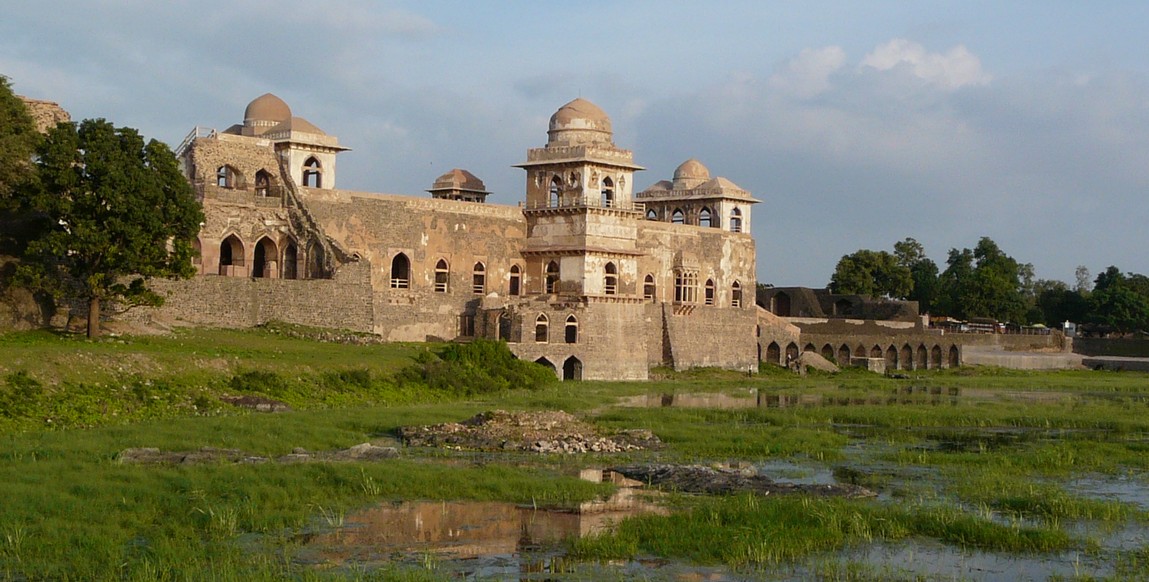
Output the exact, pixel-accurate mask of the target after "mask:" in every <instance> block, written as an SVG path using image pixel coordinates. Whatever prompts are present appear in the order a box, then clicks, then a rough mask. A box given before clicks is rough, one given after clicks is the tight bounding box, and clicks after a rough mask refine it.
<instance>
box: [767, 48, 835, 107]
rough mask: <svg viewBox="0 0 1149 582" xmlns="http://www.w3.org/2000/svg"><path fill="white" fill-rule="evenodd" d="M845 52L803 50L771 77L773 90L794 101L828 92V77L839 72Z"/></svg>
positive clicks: (833, 49)
mask: <svg viewBox="0 0 1149 582" xmlns="http://www.w3.org/2000/svg"><path fill="white" fill-rule="evenodd" d="M845 62H846V51H844V50H842V48H841V47H837V46H828V47H823V48H820V49H805V50H803V51H802V52H801V53H799V54H798V56H797V57H795V58H794V59H792V60H791V61H790V62H788V63H787V64H786V66H785V67H784V68H783V69H782V70H781V71H779V72H777V73H775V74H774V75H772V76H771V77H770V84H771V85H772V86H773V88H775V89H777V90H779V91H784V92H786V93H789V94H791V95H793V96H795V97H799V98H807V97H813V96H814V95H817V94H819V93H822V92H823V91H826V90H827V89H829V88H830V75H832V74H833V73H835V72H837V71H838V70H839V69H841V68H842V65H843V64H844V63H845Z"/></svg>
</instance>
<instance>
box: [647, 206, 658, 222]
mask: <svg viewBox="0 0 1149 582" xmlns="http://www.w3.org/2000/svg"><path fill="white" fill-rule="evenodd" d="M646 219H647V220H658V213H657V212H655V211H654V209H653V208H651V209H650V210H647V211H646Z"/></svg>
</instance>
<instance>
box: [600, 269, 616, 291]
mask: <svg viewBox="0 0 1149 582" xmlns="http://www.w3.org/2000/svg"><path fill="white" fill-rule="evenodd" d="M603 290H604V291H606V294H607V295H615V294H617V293H618V267H616V266H614V263H613V262H611V263H607V264H606V276H605V277H604V281H603Z"/></svg>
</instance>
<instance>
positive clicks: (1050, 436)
mask: <svg viewBox="0 0 1149 582" xmlns="http://www.w3.org/2000/svg"><path fill="white" fill-rule="evenodd" d="M315 333H316V332H314V330H306V329H300V328H288V327H275V326H273V327H272V328H270V329H263V330H249V331H228V330H206V329H184V330H178V331H176V332H175V333H173V334H171V335H168V336H149V337H119V338H105V339H102V340H99V341H94V342H93V341H88V340H85V339H82V338H79V337H76V336H71V335H57V334H52V333H46V332H22V333H12V334H6V335H0V483H4V484H5V485H4V493H5V502H4V503H3V504H0V579H5V578H19V577H22V576H27V577H30V578H33V579H38V578H48V579H63V580H71V579H74V580H89V579H93V580H113V579H114V580H152V579H172V580H178V579H218V580H230V579H237V580H238V579H244V580H276V579H283V578H285V577H289V578H295V579H299V580H326V579H347V578H350V579H365V580H366V579H371V580H374V579H381V580H390V579H395V580H425V579H435V578H437V577H440V576H441V575H442V573H441V572H437V571H436V570H435V569H434V568H397V567H395V568H384V569H382V570H378V571H356V570H354V569H352V570H340V571H322V570H315V569H310V568H306V567H303V566H301V565H300V564H298V563H297V562H295V561H294V558H295V556H296V555H297V554H298V552H299V551H300V549H301V544H302V543H303V542H302V537H301V535H302V533H303V532H306V531H309V528H316V527H322V524H324V523H330V522H332V521H338V520H339V519H340V518H341V517H342V516H345V515H348V514H349V513H351V512H354V511H355V510H356V509H357V508H362V507H365V506H369V505H371V504H372V503H376V502H379V501H393V500H402V499H444V500H468V499H470V500H492V501H511V502H519V503H537V504H542V505H562V506H566V505H573V504H576V503H578V502H580V501H583V500H587V499H592V498H600V497H602V496H604V495H606V494H607V493H608V492H609V491H610V490H611V487H610V486H604V485H596V484H591V483H586V482H582V481H578V480H576V479H574V478H573V477H572V475H573V474H574V473H575V472H576V471H577V470H578V469H580V468H582V467H585V466H588V465H593V466H609V465H610V464H611V463H616V462H617V463H622V462H631V461H635V462H640V461H643V460H655V461H660V462H672V461H673V462H699V463H711V462H718V461H761V460H788V461H790V462H793V463H795V464H797V465H800V466H803V467H807V466H810V467H820V468H833V469H834V470H835V474H836V475H838V477H839V479H847V480H850V481H853V482H857V483H860V484H862V485H864V486H868V487H872V488H874V489H876V490H878V491H882V492H886V493H890V494H892V495H893V496H894V499H895V501H893V502H886V501H877V500H839V499H813V498H810V499H803V498H771V497H768V498H753V497H747V496H733V497H723V498H705V497H700V498H684V497H683V498H679V497H676V498H674V499H675V501H674V504H675V507H677V508H678V510H677V511H676V512H675V513H673V514H672V515H670V516H666V517H658V516H650V517H641V518H636V519H632V520H628V521H626V522H624V524H623V525H622V526H621V528H620V529H619V530H618V531H617V532H616V533H614V534H610V535H605V536H599V537H594V538H585V539H582V540H578V541H575V542H573V543H572V550H571V551H572V555H573V556H577V557H579V558H585V559H596V560H597V559H608V558H615V557H618V558H625V557H632V556H642V555H649V554H654V555H662V556H667V557H673V558H675V559H688V560H690V561H694V562H698V563H705V564H726V565H728V566H730V567H734V568H739V569H741V568H747V569H750V570H754V569H758V568H770V567H776V566H783V567H784V566H786V565H787V564H794V563H805V562H806V561H817V560H824V559H826V557H827V556H830V557H832V556H833V555H834V552H838V551H840V550H842V549H844V548H849V547H854V546H857V545H864V544H869V543H875V542H878V541H882V542H893V543H897V542H898V540H905V539H910V538H913V537H924V538H930V539H936V540H939V541H941V542H944V543H947V544H951V545H954V546H958V547H963V548H973V549H985V550H993V551H1000V552H1014V553H1022V554H1038V555H1045V554H1056V553H1057V552H1061V551H1064V550H1066V549H1081V548H1085V549H1086V550H1087V551H1094V552H1096V551H1101V550H1099V549H1097V548H1095V547H1092V546H1090V542H1087V541H1085V540H1083V539H1079V538H1078V537H1074V536H1076V535H1078V533H1079V529H1075V527H1076V526H1078V525H1080V524H1082V523H1104V524H1109V525H1110V526H1120V525H1121V524H1128V523H1137V524H1139V523H1146V522H1149V516H1147V512H1145V511H1143V510H1141V509H1140V508H1138V507H1136V506H1134V505H1131V504H1127V503H1121V502H1117V501H1108V500H1099V499H1089V498H1083V497H1081V496H1078V495H1074V494H1073V493H1071V492H1070V490H1069V489H1068V488H1067V487H1065V482H1067V481H1069V480H1072V479H1075V478H1078V477H1083V476H1090V477H1099V478H1105V477H1114V476H1124V477H1129V478H1132V479H1141V478H1144V475H1145V474H1146V472H1147V471H1149V454H1146V453H1147V452H1149V450H1147V449H1149V445H1146V444H1145V442H1144V440H1145V438H1144V437H1145V436H1146V434H1149V414H1146V412H1149V404H1147V402H1149V394H1147V392H1149V390H1146V388H1147V387H1149V375H1145V374H1137V373H1130V372H1093V371H1080V372H1078V371H1074V372H1052V373H1051V372H1042V373H1035V372H1017V371H1009V370H1000V369H960V370H944V371H928V372H914V373H912V375H913V376H914V377H913V378H911V379H908V380H899V379H891V378H885V377H882V376H877V375H873V374H869V373H865V372H860V371H856V370H848V371H846V372H843V373H842V374H838V375H828V374H818V373H812V374H811V375H809V376H807V377H797V376H794V375H792V374H790V373H788V372H785V371H781V370H779V369H776V368H770V367H767V368H766V369H765V370H764V373H763V374H760V375H757V376H754V377H747V376H746V375H745V374H742V373H736V372H724V371H717V370H691V371H687V372H680V373H676V372H672V371H668V370H657V371H656V377H655V379H653V380H652V381H650V382H645V383H643V382H582V383H557V384H551V385H549V386H544V387H540V388H536V389H533V390H524V389H516V388H515V386H517V385H519V384H521V382H520V381H518V380H515V381H511V380H508V378H519V377H520V376H515V375H514V374H515V373H518V372H514V373H512V372H510V371H509V368H508V366H512V365H514V364H510V363H508V362H509V360H508V361H503V360H502V359H501V358H502V356H499V357H494V356H492V355H489V354H488V355H486V356H480V357H479V358H478V360H477V361H476V360H475V359H474V358H473V357H472V356H473V355H474V354H471V355H467V354H466V353H463V352H459V353H456V354H455V355H447V354H449V350H448V349H445V348H444V346H442V345H423V344H384V345H376V344H366V345H345V344H338V343H323V342H317V341H314V340H313V339H309V338H310V337H312V336H313V335H315ZM451 349H457V348H451ZM483 349H486V348H483ZM480 351H481V350H480ZM436 353H437V354H443V355H442V356H432V354H436ZM452 362H453V363H452ZM451 366H461V368H459V367H455V368H452V367H451ZM500 370H501V371H500ZM909 387H916V388H922V387H924V388H926V392H927V396H926V397H925V398H920V399H917V400H914V399H910V400H909V401H908V402H905V403H903V402H902V398H901V395H903V394H904V392H905V391H906V389H907V388H909ZM951 388H952V389H956V391H957V392H958V393H959V394H961V395H960V396H957V397H956V400H955V401H954V402H952V403H951V402H950V399H949V390H950V389H951ZM932 389H936V390H937V391H940V392H941V393H942V394H941V396H940V398H938V399H937V402H936V403H935V402H931V400H930V395H929V392H930V391H931V390H932ZM755 390H756V391H761V392H765V393H768V394H778V395H792V396H798V395H801V396H813V397H815V400H816V401H817V402H818V403H819V405H817V406H809V407H805V406H797V407H792V408H761V409H759V408H748V409H738V410H705V409H685V408H635V407H620V406H618V403H619V402H620V401H621V400H622V399H624V398H626V397H628V396H635V395H658V394H687V393H703V392H722V393H725V394H732V395H738V396H748V395H750V394H753V391H755ZM975 392H976V393H977V396H976V397H974V396H969V395H968V394H967V393H975ZM1023 393H1024V394H1029V393H1041V394H1050V395H1052V396H1054V397H1052V398H1047V399H1035V398H1023V397H1020V396H1018V394H1023ZM916 394H917V392H915V395H916ZM226 395H262V396H266V397H270V398H274V399H277V400H282V401H285V402H287V403H289V404H290V405H291V406H292V407H293V408H294V411H292V412H287V413H277V414H257V413H251V412H248V411H244V410H240V409H236V408H234V407H231V406H230V405H227V404H225V403H224V402H223V401H222V400H221V397H223V396H226ZM751 401H752V400H747V402H751ZM499 408H501V409H507V410H541V409H550V410H553V409H562V410H566V411H569V412H574V413H576V414H579V415H580V416H582V417H584V418H586V419H587V420H589V421H591V422H592V423H594V424H596V425H598V426H600V427H602V428H603V429H606V430H614V429H623V428H647V429H650V430H651V431H653V432H654V433H655V434H656V435H658V436H659V437H660V438H661V439H662V440H663V441H664V443H665V444H666V449H665V450H663V451H661V452H658V453H639V454H632V455H629V456H613V457H585V458H584V457H578V458H576V457H529V456H525V455H510V454H508V455H499V454H484V455H466V454H455V453H451V452H436V451H406V452H405V454H404V456H403V457H402V458H401V459H398V460H393V461H387V462H383V463H346V464H335V463H328V464H311V465H278V464H263V465H230V464H211V465H203V466H177V467H154V466H153V467H142V466H133V465H124V464H120V463H119V462H118V461H117V459H116V455H117V453H118V452H119V451H121V450H123V449H125V448H129V447H158V448H160V449H163V450H194V449H198V448H201V447H219V448H235V449H241V450H243V451H246V452H249V453H251V454H255V455H262V456H268V457H275V456H279V455H283V454H286V453H288V452H290V451H291V450H292V449H293V448H295V447H303V448H305V449H308V450H310V451H324V450H332V449H337V448H344V447H348V446H351V445H354V444H358V443H361V442H365V441H372V440H375V441H377V442H378V441H382V440H386V439H388V438H390V435H392V434H393V433H394V431H395V429H397V428H398V427H401V426H406V425H414V424H429V423H437V422H445V421H457V420H461V419H465V418H468V417H470V416H472V415H474V414H475V413H477V412H481V411H484V410H491V409H499ZM49 421H50V422H49ZM990 429H992V430H990ZM1003 431H1004V432H1007V433H1009V435H1010V436H1009V437H1008V438H1002V437H1000V433H1001V432H1003ZM848 435H855V436H848ZM856 435H865V436H864V437H858V436H856ZM859 438H861V439H862V440H863V441H864V442H865V444H866V445H867V446H866V451H867V452H866V454H865V455H862V456H858V454H857V453H856V451H853V450H851V446H850V445H851V443H855V444H856V443H857V442H858V439H859ZM938 443H951V444H953V445H954V446H952V447H941V446H937V445H938ZM875 467H878V468H875ZM919 478H921V479H924V481H921V482H920V483H919V484H917V485H914V484H913V483H915V482H917V481H915V480H918V479H919ZM1070 531H1074V532H1078V533H1075V534H1074V535H1073V536H1071V535H1070V534H1069V533H1067V532H1070ZM253 536H254V537H255V538H257V539H258V540H260V541H259V543H251V542H250V540H251V539H252V537H253ZM1146 555H1147V554H1146V552H1145V551H1143V550H1142V551H1122V552H1118V553H1117V554H1113V555H1111V556H1110V558H1111V559H1112V560H1113V561H1114V562H1115V563H1116V565H1117V572H1118V575H1119V576H1121V575H1123V574H1122V573H1125V574H1128V573H1130V572H1136V571H1138V568H1140V567H1142V566H1143V564H1144V563H1145V562H1146V557H1145V556H1146ZM813 563H817V562H813ZM826 572H828V573H827V574H826V576H827V577H830V578H833V579H856V580H864V579H881V578H882V577H883V573H880V572H879V573H875V572H871V571H867V570H866V569H865V568H859V567H855V566H853V565H850V564H844V565H842V564H835V565H834V566H833V568H832V569H831V570H826ZM903 578H905V579H912V575H910V574H907V575H906V576H905V577H903Z"/></svg>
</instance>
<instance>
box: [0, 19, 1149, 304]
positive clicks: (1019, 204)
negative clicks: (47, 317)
mask: <svg viewBox="0 0 1149 582" xmlns="http://www.w3.org/2000/svg"><path fill="white" fill-rule="evenodd" d="M1147 27H1149V3H1146V2H1104V1H1099V2H1088V3H1087V2H1057V1H1042V2H1036V1H1035V2H1021V1H1016V2H1000V1H998V2H972V1H963V2H867V1H852V2H846V1H841V2H829V1H821V2H819V1H807V2H763V1H761V0H757V1H731V2H713V3H702V2H673V1H665V2H654V1H631V2H598V1H595V2H578V3H569V2H568V3H560V2H540V1H537V0H536V1H510V2H447V1H420V2H415V1H412V2H387V1H373V0H349V1H339V0H336V1H330V2H323V3H316V2H304V1H302V0H252V1H238V2H237V1H231V2H217V1H213V0H207V1H197V2H190V1H174V2H153V1H148V0H119V1H115V0H103V1H91V0H88V1H79V0H75V1H70V0H62V1H54V2H43V1H42V0H35V1H28V0H10V1H9V2H7V3H6V5H5V14H4V17H3V18H2V19H0V74H3V75H6V76H8V77H9V78H10V79H11V81H12V82H13V86H14V87H15V89H16V91H17V92H18V93H21V94H25V95H28V96H30V97H34V98H40V99H48V100H53V101H57V102H59V103H60V104H61V105H63V106H64V107H65V108H66V109H68V110H69V111H70V112H71V113H72V116H73V118H76V119H81V118H88V117H104V118H107V119H109V120H111V121H113V122H115V123H116V124H118V125H127V126H131V127H136V128H138V129H140V130H141V131H142V132H143V133H144V134H145V135H147V136H149V137H155V138H158V139H161V140H163V141H166V142H168V143H169V144H172V145H173V146H174V145H175V144H178V143H179V141H180V140H181V139H182V138H183V136H184V135H186V134H187V132H188V131H189V130H191V129H192V127H194V126H197V125H199V126H208V127H216V128H220V129H223V128H225V127H227V126H229V125H231V124H233V123H237V122H240V121H242V117H243V109H244V107H245V106H246V105H247V103H248V102H249V101H251V100H252V99H254V98H255V97H257V96H259V95H261V94H263V93H265V92H272V93H275V94H277V95H279V96H280V97H282V98H283V99H284V100H286V101H287V102H288V103H289V104H290V105H291V107H292V110H293V112H294V113H295V114H296V115H299V116H301V117H305V118H307V119H308V120H310V121H312V122H313V123H315V124H316V125H318V126H319V127H321V128H323V129H324V130H326V131H327V132H328V133H331V134H334V135H337V136H339V138H340V140H341V142H342V143H343V144H344V145H346V146H349V147H351V148H352V151H351V152H347V153H346V154H343V155H341V157H340V163H339V186H340V187H343V188H351V189H356V190H366V191H373V192H388V193H404V194H414V195H422V194H423V190H424V189H425V188H428V187H429V186H430V184H431V182H432V181H433V180H434V179H435V177H437V176H438V175H440V174H442V173H443V172H446V171H447V170H449V169H451V168H453V167H461V168H465V169H468V170H470V171H472V172H473V173H475V174H476V175H478V176H479V177H480V178H482V179H483V180H484V181H485V182H486V184H487V186H488V189H490V190H492V191H494V192H495V195H494V196H493V197H492V201H493V202H496V203H505V204H514V203H517V202H518V201H519V200H520V199H521V198H522V191H523V183H524V177H523V173H522V170H520V169H517V168H513V167H511V166H512V165H513V164H516V163H519V162H521V161H523V160H524V159H525V156H526V150H527V148H530V147H538V146H541V145H542V144H543V143H545V140H546V126H547V119H548V118H549V117H550V114H551V113H553V112H554V111H555V109H557V108H558V107H559V106H561V105H562V104H564V103H566V102H567V101H569V100H571V99H573V98H575V97H579V96H581V97H584V98H586V99H589V100H591V101H593V102H595V103H596V104H598V105H599V106H600V107H602V108H603V109H604V110H605V111H606V112H607V113H608V114H610V116H611V118H612V120H613V123H614V129H615V143H616V144H618V145H619V146H621V147H625V148H628V149H631V150H633V151H634V152H635V159H636V161H637V163H639V164H641V165H643V166H645V167H647V168H648V170H647V171H645V172H642V173H640V174H639V175H638V176H637V177H636V185H637V186H639V187H640V188H641V187H645V186H647V185H649V184H652V183H654V182H656V181H658V180H660V179H666V178H669V177H670V175H671V173H672V172H673V170H674V168H675V167H676V166H677V165H678V164H679V163H681V162H682V161H684V160H686V159H688V158H691V157H696V158H698V159H699V160H701V161H702V162H703V163H704V164H706V165H707V166H708V167H709V168H710V170H711V172H712V174H714V175H721V176H724V177H726V178H728V179H730V180H732V181H734V182H735V183H737V184H739V185H740V186H742V187H743V188H746V189H747V190H750V191H751V192H753V193H754V195H755V196H756V197H757V198H758V199H760V200H762V203H761V204H759V205H757V206H756V208H755V210H754V218H753V233H754V235H755V238H756V239H757V241H758V276H759V280H760V281H761V282H769V283H774V284H776V285H807V286H823V285H825V284H826V283H827V282H828V281H829V278H830V275H831V274H832V272H833V269H834V265H835V264H836V263H837V260H838V259H839V258H840V257H841V256H842V255H844V254H848V253H851V252H853V251H855V250H857V249H860V248H870V249H886V250H892V246H893V244H894V242H896V241H898V240H901V239H903V238H906V237H914V238H916V239H917V240H918V241H920V242H922V243H923V244H924V245H925V247H926V251H927V254H929V256H930V257H931V258H933V259H934V260H935V261H936V262H938V263H939V265H940V266H941V267H942V268H944V266H945V265H944V261H945V258H946V254H947V252H948V250H949V249H951V248H965V247H970V248H972V247H973V246H974V245H975V244H976V243H977V240H978V238H980V237H982V236H989V237H991V238H993V239H994V240H995V241H996V242H997V243H998V244H999V245H1000V246H1001V247H1002V248H1003V249H1004V250H1005V251H1006V252H1007V253H1009V254H1010V255H1012V256H1013V257H1014V258H1016V259H1018V260H1019V261H1021V262H1029V263H1033V265H1034V267H1035V269H1036V273H1037V276H1038V277H1039V278H1045V279H1059V280H1063V281H1066V282H1070V283H1072V282H1073V280H1074V269H1075V267H1076V266H1078V265H1084V266H1086V267H1088V268H1089V269H1090V271H1091V272H1093V273H1097V272H1100V271H1101V270H1103V269H1104V268H1105V267H1107V266H1109V265H1117V266H1118V267H1119V268H1121V269H1122V270H1123V271H1133V272H1138V273H1149V253H1146V249H1147V248H1149V228H1146V226H1147V225H1149V201H1147V200H1146V198H1147V197H1149V35H1146V34H1145V33H1144V31H1145V30H1146V29H1147Z"/></svg>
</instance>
